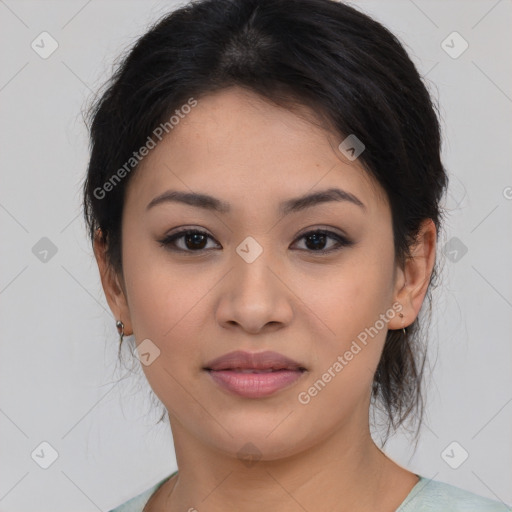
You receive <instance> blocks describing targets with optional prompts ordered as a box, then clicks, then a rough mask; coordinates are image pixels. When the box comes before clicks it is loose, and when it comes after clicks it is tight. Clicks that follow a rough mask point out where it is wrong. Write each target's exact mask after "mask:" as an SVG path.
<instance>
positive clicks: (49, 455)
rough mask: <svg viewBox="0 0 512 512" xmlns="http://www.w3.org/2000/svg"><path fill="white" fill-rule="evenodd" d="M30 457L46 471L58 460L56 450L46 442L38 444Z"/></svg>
mask: <svg viewBox="0 0 512 512" xmlns="http://www.w3.org/2000/svg"><path fill="white" fill-rule="evenodd" d="M30 456H31V457H32V460H33V461H34V462H35V463H36V464H37V465H38V466H40V467H41V468H43V469H48V468H49V467H50V466H51V465H52V464H53V463H54V462H55V461H56V460H57V459H58V458H59V454H58V452H57V450H56V449H55V448H54V447H53V446H52V445H51V444H50V443H48V442H47V441H43V442H42V443H40V444H39V445H38V446H37V447H36V448H35V449H34V450H33V451H32V453H31V454H30Z"/></svg>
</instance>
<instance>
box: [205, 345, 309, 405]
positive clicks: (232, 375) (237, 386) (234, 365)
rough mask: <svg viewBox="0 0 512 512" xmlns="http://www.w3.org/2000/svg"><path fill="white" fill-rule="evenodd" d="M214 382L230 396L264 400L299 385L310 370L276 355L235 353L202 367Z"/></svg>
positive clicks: (274, 353)
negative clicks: (296, 384)
mask: <svg viewBox="0 0 512 512" xmlns="http://www.w3.org/2000/svg"><path fill="white" fill-rule="evenodd" d="M203 370H205V371H206V372H208V374H209V375H210V376H211V379H212V380H213V382H214V383H215V384H217V385H218V386H220V388H221V389H222V390H223V391H225V392H228V393H229V394H231V395H232V394H235V395H238V396H242V397H244V398H264V397H267V396H270V395H273V394H275V393H276V392H278V391H281V390H283V389H285V388H288V387H290V386H291V385H292V384H294V383H296V382H297V380H299V379H300V378H301V377H302V376H303V375H304V374H305V373H307V369H306V368H305V367H304V366H303V365H301V364H299V363H298V362H296V361H294V360H292V359H290V358H288V357H286V356H283V355H282V354H278V353H277V352H261V353H249V352H242V351H236V352H231V353H229V354H225V355H224V356H221V357H220V358H217V359H214V360H213V361H211V362H209V363H208V364H207V365H206V366H204V367H203Z"/></svg>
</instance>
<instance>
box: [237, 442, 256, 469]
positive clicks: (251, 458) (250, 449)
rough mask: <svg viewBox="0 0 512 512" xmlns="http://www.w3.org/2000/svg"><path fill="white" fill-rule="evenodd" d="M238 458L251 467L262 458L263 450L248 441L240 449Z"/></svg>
mask: <svg viewBox="0 0 512 512" xmlns="http://www.w3.org/2000/svg"><path fill="white" fill-rule="evenodd" d="M237 458H238V459H239V460H241V461H242V462H243V463H244V464H245V465H246V466H247V467H248V468H250V467H252V466H254V465H255V464H256V463H257V462H258V461H259V460H260V459H261V452H260V450H259V449H258V447H257V446H255V445H254V444H253V443H246V444H244V445H243V446H242V448H240V450H239V451H238V453H237Z"/></svg>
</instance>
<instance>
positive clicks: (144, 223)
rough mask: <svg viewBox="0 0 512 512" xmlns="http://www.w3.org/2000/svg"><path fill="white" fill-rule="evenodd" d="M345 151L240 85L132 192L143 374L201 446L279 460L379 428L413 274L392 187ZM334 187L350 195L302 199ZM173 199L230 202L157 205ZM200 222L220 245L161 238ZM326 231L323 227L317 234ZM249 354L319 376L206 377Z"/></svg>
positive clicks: (127, 257) (163, 150)
mask: <svg viewBox="0 0 512 512" xmlns="http://www.w3.org/2000/svg"><path fill="white" fill-rule="evenodd" d="M340 142H342V141H341V140H340V139H339V137H336V136H335V135H333V134H331V133H329V132H327V131H325V130H324V129H321V128H319V127H317V126H315V125H313V124H311V123H309V122H307V121H306V120H304V119H303V118H302V117H299V116H298V115H297V114H295V113H292V112H290V111H288V110H285V109H281V108H278V107H276V106H273V105H271V104H269V103H267V102H265V101H263V100H262V99H260V98H259V97H258V96H255V95H253V94H251V93H249V92H246V91H243V90H242V89H239V88H231V89H226V90H224V91H222V92H220V93H216V94H214V95H210V96H207V97H203V98H200V99H198V104H197V105H196V106H195V107H193V108H191V111H190V113H189V114H188V115H186V116H184V118H182V119H180V121H179V123H178V124H177V125H175V126H174V128H173V130H172V131H171V132H170V133H169V135H167V136H166V137H165V138H164V139H163V140H162V142H161V143H159V144H158V145H157V146H156V147H155V148H154V149H152V150H151V151H150V152H149V154H148V155H147V156H146V157H145V158H144V159H143V161H142V162H141V165H140V167H139V168H138V169H137V173H136V174H135V175H134V176H133V177H132V180H131V181H130V183H129V186H128V188H127V193H126V197H125V206H124V211H123V222H122V240H123V246H122V258H123V276H124V282H123V285H124V290H125V294H126V309H125V310H123V311H119V316H120V317H121V319H122V320H123V322H124V324H125V330H126V331H127V332H128V333H130V332H131V331H132V330H133V333H134V334H135V338H136V343H137V344H140V343H141V342H143V340H146V341H144V343H145V345H143V347H144V350H143V352H144V354H145V355H144V356H142V362H143V363H145V364H143V365H142V367H143V370H144V372H145V374H146V376H147V379H148V381H149V383H150V385H151V387H152V388H153V390H154V392H155V393H156V395H157V396H158V397H159V398H160V400H161V401H162V402H163V403H164V404H165V406H166V408H167V410H168V411H169V415H170V420H171V424H172V425H173V430H174V427H176V430H178V429H181V430H183V431H184V432H185V431H186V432H187V433H188V434H187V435H189V436H191V437H192V438H194V439H195V442H199V443H202V444H203V445H208V446H209V447H210V448H215V449H216V450H217V451H219V450H220V451H222V452H223V453H226V454H231V455H233V456H237V454H240V450H241V449H242V447H244V446H248V445H247V443H252V445H254V446H255V447H256V450H257V451H258V452H259V456H261V458H262V459H264V460H272V459H276V458H278V457H283V456H285V455H292V454H293V453H298V452H300V451H302V450H305V449H307V448H308V447H311V446H313V445H315V444H317V443H319V442H321V441H322V440H323V439H327V438H328V437H330V436H332V435H333V434H334V433H335V432H343V433H344V435H347V434H348V433H350V432H352V433H354V434H356V435H361V434H362V433H363V432H367V425H368V407H369V399H370V391H371V384H372V380H373V375H374V373H375V370H376V367H377V364H378V361H379V358H380V354H381V352H382V348H383V344H384V341H385V338H386V332H387V328H388V327H389V328H400V327H401V323H400V322H401V320H399V319H398V310H399V308H400V306H399V305H398V304H397V303H396V296H397V295H396V294H397V292H398V291H399V290H400V288H401V286H402V285H403V273H402V271H401V270H400V269H399V268H397V267H396V265H395V260H394V249H393V233H392V224H391V213H390V208H389V204H388V202H387V200H386V198H385V194H384V193H383V191H382V189H381V188H380V187H379V186H378V185H377V184H376V183H375V182H374V181H372V179H371V178H370V177H369V175H368V174H367V173H365V171H364V170H363V169H362V167H361V166H360V165H359V164H358V161H357V159H356V160H354V161H350V160H349V159H347V158H345V157H344V156H343V155H342V153H341V152H340V150H339V149H338V145H339V144H340ZM329 189H339V190H341V191H343V193H341V194H339V195H336V193H332V194H331V199H330V200H325V201H310V202H308V201H301V202H296V200H297V199H298V198H303V197H305V196H308V195H310V194H317V193H319V192H321V191H327V190H329ZM170 191H178V192H182V193H187V194H191V193H195V194H203V195H208V196H211V197H213V198H215V202H217V201H218V202H222V203H225V204H226V205H228V206H229V208H226V209H225V211H221V210H219V211H215V210H213V209H211V208H206V207H200V206H194V205H192V204H185V203H183V202H179V201H173V200H161V201H158V202H155V203H153V205H152V206H150V204H151V203H152V201H154V200H155V198H158V197H159V196H161V195H162V194H164V193H169V192H170ZM343 194H346V195H347V197H350V198H352V200H348V199H346V197H345V198H344V197H343ZM324 199H325V197H324ZM294 204H295V206H296V207H295V208H291V207H289V208H288V209H287V210H286V211H285V210H284V209H282V205H288V206H291V205H294ZM185 229H189V230H198V231H200V232H203V233H206V235H207V236H206V237H203V236H201V235H195V237H194V235H192V236H188V237H187V236H185V237H181V238H176V239H175V240H174V241H168V244H167V245H163V244H162V243H161V242H162V241H163V240H164V239H165V238H166V237H169V236H170V235H173V234H175V233H177V232H179V231H183V230H185ZM313 230H321V231H322V232H323V233H320V234H317V235H311V233H310V234H309V236H304V235H306V234H307V233H308V232H311V231H313ZM325 231H328V232H330V233H327V234H326V233H325ZM337 236H339V237H340V239H338V238H336V237H337ZM340 240H346V241H347V242H348V243H347V244H343V242H341V243H340ZM321 250H326V251H328V252H320V251H321ZM393 304H394V305H395V307H394V308H393ZM119 316H118V318H119ZM391 319H393V320H392V322H391V323H390V324H388V325H386V322H384V321H383V320H391ZM410 321H411V320H409V322H408V323H410ZM391 325H393V326H394V327H391ZM365 329H366V330H365ZM365 334H366V336H365ZM147 340H150V341H147ZM363 340H365V343H364V342H363ZM354 343H355V344H354ZM357 347H359V349H358V348H357ZM235 350H242V351H246V352H258V353H260V352H263V351H275V352H278V353H280V354H282V355H284V356H286V357H288V358H290V359H292V360H294V361H296V362H298V363H299V364H300V366H301V367H303V368H305V370H306V371H302V372H300V371H296V372H288V373H285V372H282V374H283V375H285V376H291V380H290V381H287V382H288V384H287V385H286V386H284V387H282V388H279V389H277V390H275V391H272V389H271V382H270V380H271V379H273V378H274V377H269V376H268V374H267V376H266V377H265V376H262V374H259V376H255V374H254V373H253V374H247V373H245V374H244V375H245V376H244V375H242V376H240V375H239V381H240V382H241V381H244V382H246V384H247V386H248V387H247V388H245V389H246V391H245V393H246V395H245V396H243V393H244V392H243V390H242V391H240V387H238V388H237V389H238V391H240V392H241V393H242V395H241V394H239V393H237V392H236V389H235V390H234V391H230V390H229V389H227V388H225V387H223V386H222V385H220V384H219V383H218V380H217V379H214V378H213V372H211V371H208V370H205V369H204V368H205V367H206V366H207V364H208V362H210V361H211V360H213V359H215V358H217V357H219V356H221V355H224V354H226V353H229V352H232V351H235ZM350 354H352V355H350ZM147 363H149V364H147ZM336 363H338V364H336ZM234 373H236V372H232V374H231V375H233V374H234ZM223 375H224V376H225V377H226V378H229V376H226V372H224V373H223ZM284 378H286V377H284ZM244 379H245V380H244ZM251 379H252V380H251ZM257 379H262V382H264V384H262V387H261V388H260V394H258V392H257V390H256V391H255V388H254V382H255V381H256V380H257ZM265 379H266V380H265ZM269 382H270V384H269ZM251 383H252V387H251ZM315 383H316V387H315ZM240 385H241V386H242V387H243V383H242V384H240ZM265 386H267V387H265ZM268 386H270V387H268ZM269 389H270V391H269ZM265 390H266V393H267V394H265ZM251 393H252V395H251Z"/></svg>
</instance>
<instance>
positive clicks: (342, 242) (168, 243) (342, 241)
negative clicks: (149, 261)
mask: <svg viewBox="0 0 512 512" xmlns="http://www.w3.org/2000/svg"><path fill="white" fill-rule="evenodd" d="M318 234H320V235H327V237H328V238H331V239H334V240H336V242H337V243H338V245H337V246H336V247H334V248H331V249H322V250H318V251H314V250H307V249H300V250H303V251H306V252H309V253H312V254H327V253H331V252H335V251H339V250H341V249H342V248H344V247H350V246H352V245H354V242H352V241H351V240H349V239H348V238H346V237H344V236H342V235H340V234H338V233H334V232H333V231H329V230H325V229H315V230H312V231H308V232H307V233H304V234H303V235H301V236H300V237H299V238H297V240H302V239H303V238H307V237H308V236H311V235H318ZM187 235H206V236H207V237H208V238H210V239H212V240H214V238H213V237H211V236H210V235H209V234H208V233H206V232H205V231H200V230H198V229H185V230H183V231H179V232H178V233H173V234H172V235H169V236H166V237H165V238H163V239H162V240H159V243H160V245H161V246H164V247H166V248H167V249H169V250H171V251H175V252H182V253H202V252H204V251H208V250H211V249H198V250H197V251H194V250H190V249H180V248H176V247H173V246H172V244H173V243H174V242H175V241H176V240H179V239H181V238H183V237H185V236H187Z"/></svg>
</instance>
